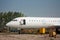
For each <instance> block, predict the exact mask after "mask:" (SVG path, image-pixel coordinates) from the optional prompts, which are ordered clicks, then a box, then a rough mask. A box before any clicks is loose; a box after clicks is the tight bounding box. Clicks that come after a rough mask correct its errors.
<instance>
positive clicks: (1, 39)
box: [0, 33, 60, 40]
mask: <svg viewBox="0 0 60 40" xmlns="http://www.w3.org/2000/svg"><path fill="white" fill-rule="evenodd" d="M0 40H60V35H57V38H53V37H48V34H46V35H38V34H36V35H35V34H4V33H0Z"/></svg>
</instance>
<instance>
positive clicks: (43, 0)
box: [0, 0, 60, 17]
mask: <svg viewBox="0 0 60 40" xmlns="http://www.w3.org/2000/svg"><path fill="white" fill-rule="evenodd" d="M8 11H14V12H15V11H16V12H22V13H24V15H25V16H31V17H60V0H0V12H8Z"/></svg>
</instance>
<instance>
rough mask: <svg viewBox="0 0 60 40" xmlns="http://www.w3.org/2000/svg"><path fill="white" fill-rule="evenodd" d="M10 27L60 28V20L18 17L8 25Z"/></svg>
mask: <svg viewBox="0 0 60 40" xmlns="http://www.w3.org/2000/svg"><path fill="white" fill-rule="evenodd" d="M6 26H8V27H17V28H18V27H19V28H41V27H50V26H60V18H51V17H50V18H49V17H18V18H15V19H13V20H12V21H10V22H8V23H7V24H6Z"/></svg>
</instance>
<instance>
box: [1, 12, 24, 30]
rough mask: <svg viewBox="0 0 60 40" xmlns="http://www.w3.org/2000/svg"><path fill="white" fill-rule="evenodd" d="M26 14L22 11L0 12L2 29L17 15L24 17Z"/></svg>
mask: <svg viewBox="0 0 60 40" xmlns="http://www.w3.org/2000/svg"><path fill="white" fill-rule="evenodd" d="M23 16H24V14H23V13H21V12H10V11H9V12H0V29H1V28H3V27H5V25H6V23H7V22H9V21H11V20H12V19H14V18H16V17H23Z"/></svg>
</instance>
